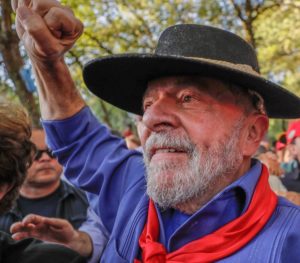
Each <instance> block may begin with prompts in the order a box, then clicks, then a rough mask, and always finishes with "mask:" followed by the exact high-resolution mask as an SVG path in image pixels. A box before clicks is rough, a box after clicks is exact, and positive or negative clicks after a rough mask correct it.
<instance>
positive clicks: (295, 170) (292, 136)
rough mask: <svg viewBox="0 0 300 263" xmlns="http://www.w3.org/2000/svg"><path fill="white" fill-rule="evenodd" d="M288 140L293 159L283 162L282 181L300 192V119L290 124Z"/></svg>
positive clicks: (291, 189) (287, 134)
mask: <svg viewBox="0 0 300 263" xmlns="http://www.w3.org/2000/svg"><path fill="white" fill-rule="evenodd" d="M286 141H287V150H288V151H289V153H290V156H291V158H292V160H291V161H289V162H287V163H284V164H283V168H284V170H285V173H284V176H283V177H282V178H281V181H282V183H283V184H284V185H285V187H286V188H287V189H288V190H289V191H294V192H298V193H300V120H297V121H293V122H291V123H290V124H289V126H288V129H287V132H286Z"/></svg>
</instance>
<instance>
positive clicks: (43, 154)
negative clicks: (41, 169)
mask: <svg viewBox="0 0 300 263" xmlns="http://www.w3.org/2000/svg"><path fill="white" fill-rule="evenodd" d="M50 160H51V158H50V156H49V155H48V154H47V153H46V152H43V153H42V155H41V157H40V159H39V161H40V162H45V161H50Z"/></svg>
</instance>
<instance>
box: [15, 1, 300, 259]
mask: <svg viewBox="0 0 300 263" xmlns="http://www.w3.org/2000/svg"><path fill="white" fill-rule="evenodd" d="M13 8H14V10H16V13H17V30H18V34H19V36H20V38H21V39H22V40H23V42H24V44H25V47H26V49H27V52H28V55H29V56H30V58H31V60H32V64H33V67H34V68H35V72H36V76H37V80H38V83H39V96H40V104H41V112H42V115H43V119H44V122H43V124H44V127H45V129H46V132H47V136H48V143H49V146H50V147H51V149H53V150H54V153H55V154H56V155H57V157H58V159H59V161H60V162H61V163H63V165H64V166H65V172H66V176H67V177H68V178H69V179H70V180H71V181H72V182H73V183H74V184H76V185H78V186H80V187H82V188H83V189H85V190H86V191H89V192H91V194H93V195H94V198H95V194H96V195H98V197H97V203H98V206H99V210H100V211H101V218H102V221H103V223H104V225H105V226H106V228H107V229H108V231H109V233H110V239H109V241H108V244H107V246H106V249H105V252H104V254H103V257H102V260H103V262H140V261H142V262H216V261H218V262H276V261H278V262H297V261H299V260H300V251H299V249H298V247H299V245H300V234H299V231H298V230H299V227H300V211H299V209H298V207H296V206H294V205H293V204H291V203H289V202H288V201H286V200H285V199H283V198H277V196H276V195H275V194H274V193H273V192H272V191H271V189H270V187H269V185H268V182H267V181H268V171H267V169H266V168H265V167H264V166H262V165H261V163H259V162H258V161H254V160H251V156H252V155H253V154H254V153H255V151H256V149H257V148H258V146H259V143H260V141H261V139H262V138H263V136H264V134H265V132H266V130H267V128H268V116H267V114H266V112H267V113H268V115H269V116H270V117H285V118H293V117H297V116H300V99H299V98H298V97H296V96H295V95H293V94H291V93H289V92H288V91H286V90H285V89H283V88H281V87H279V86H277V85H276V84H275V83H272V82H270V81H267V80H265V79H264V78H262V77H261V76H260V75H259V73H258V66H257V61H256V56H255V52H254V51H253V50H252V48H251V47H250V46H249V45H248V44H247V43H246V42H245V41H243V40H242V39H240V38H239V37H238V36H236V35H234V34H232V33H229V32H227V31H223V30H220V29H216V28H212V27H208V26H199V25H178V26H173V27H170V28H168V29H167V30H166V31H164V32H163V33H162V35H161V37H160V39H159V42H158V46H157V49H156V52H155V54H129V55H117V56H110V57H105V58H100V59H96V60H94V61H92V62H90V63H89V64H88V65H87V66H86V67H85V70H84V79H85V82H86V84H87V86H88V87H89V89H90V90H92V91H93V92H94V93H95V94H96V95H98V96H99V97H101V98H103V99H105V100H107V101H108V102H110V103H112V104H114V105H116V106H118V107H120V108H122V109H124V110H127V111H130V112H133V113H136V114H141V115H142V120H141V122H140V123H139V132H140V138H141V143H142V145H143V148H144V163H143V162H142V156H141V153H139V152H138V151H132V150H128V149H127V147H126V146H125V144H124V143H123V142H122V141H120V140H119V139H118V138H116V137H114V136H111V135H110V133H109V131H108V130H107V128H106V127H105V126H103V125H101V124H99V123H98V121H97V120H96V119H95V117H94V116H93V115H92V113H91V111H90V110H89V108H88V107H86V105H85V103H84V101H83V99H82V98H81V97H80V96H79V94H78V91H77V90H76V89H75V85H74V82H73V81H72V79H71V76H70V74H69V71H68V69H67V66H66V64H65V62H64V60H63V54H64V53H65V52H66V51H67V50H68V49H69V48H71V46H72V45H73V44H74V42H75V40H76V39H77V38H78V37H79V36H80V34H81V32H82V24H81V23H80V22H79V21H78V20H77V19H76V18H75V17H74V16H73V14H72V12H71V11H70V10H69V9H67V8H65V7H63V6H61V5H60V4H59V3H58V2H56V1H52V0H48V1H38V0H32V1H29V3H26V1H18V0H15V1H13ZM278 100H280V101H282V100H284V101H285V102H286V103H280V104H279V103H278ZM145 174H146V176H144V175H145ZM146 189H147V190H146ZM146 192H147V193H146ZM93 200H94V201H95V199H93ZM102 211H104V212H103V213H102ZM17 231H26V228H24V229H22V228H20V229H18V230H16V232H17Z"/></svg>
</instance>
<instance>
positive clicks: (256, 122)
mask: <svg viewBox="0 0 300 263" xmlns="http://www.w3.org/2000/svg"><path fill="white" fill-rule="evenodd" d="M268 128H269V119H268V117H267V116H266V115H262V114H255V115H253V116H251V117H249V125H248V130H247V131H246V132H247V134H246V140H245V143H244V149H243V155H244V156H248V157H251V156H252V155H254V154H255V152H256V151H257V148H258V146H259V144H260V142H261V140H262V139H263V137H264V136H265V134H266V132H267V130H268Z"/></svg>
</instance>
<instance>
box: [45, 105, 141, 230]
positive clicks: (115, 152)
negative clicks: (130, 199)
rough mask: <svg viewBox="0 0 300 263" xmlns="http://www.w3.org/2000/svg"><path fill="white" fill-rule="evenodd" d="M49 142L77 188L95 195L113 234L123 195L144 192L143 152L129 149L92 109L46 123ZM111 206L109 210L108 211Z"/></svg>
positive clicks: (96, 203) (101, 214)
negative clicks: (96, 116)
mask: <svg viewBox="0 0 300 263" xmlns="http://www.w3.org/2000/svg"><path fill="white" fill-rule="evenodd" d="M43 126H44V128H45V131H46V134H47V143H48V145H49V147H50V148H51V149H52V150H53V152H54V154H55V155H56V156H57V158H58V161H59V162H60V163H61V164H62V165H63V166H64V174H65V176H66V177H67V179H68V180H69V181H70V182H71V183H72V184H74V185H76V186H78V187H80V188H81V189H83V190H85V191H87V192H89V193H91V195H90V196H93V197H94V198H93V208H94V206H96V207H97V209H95V211H96V213H97V214H98V216H100V217H101V219H102V222H103V224H104V225H105V227H106V228H107V230H108V231H109V232H110V231H111V229H112V227H113V224H114V220H115V218H116V215H117V212H118V207H119V204H120V201H121V200H122V198H123V196H124V195H125V194H126V193H127V192H131V193H132V192H135V193H136V191H131V190H132V189H134V188H138V189H140V190H139V191H140V192H144V189H145V187H142V186H143V185H144V184H145V182H144V181H145V179H144V164H143V159H142V154H141V153H140V152H139V151H133V150H128V149H127V147H126V144H125V142H124V140H123V139H122V138H119V137H116V136H113V135H111V133H110V131H109V129H108V128H107V127H106V126H104V125H102V124H100V123H99V122H98V120H97V119H96V118H95V117H94V115H93V114H92V112H91V111H90V109H89V108H88V107H85V108H83V109H82V110H81V111H80V112H78V113H77V114H75V115H74V116H72V117H70V118H68V119H65V120H55V121H43ZM108 206H109V209H108Z"/></svg>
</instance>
